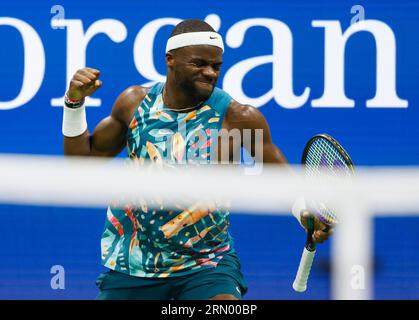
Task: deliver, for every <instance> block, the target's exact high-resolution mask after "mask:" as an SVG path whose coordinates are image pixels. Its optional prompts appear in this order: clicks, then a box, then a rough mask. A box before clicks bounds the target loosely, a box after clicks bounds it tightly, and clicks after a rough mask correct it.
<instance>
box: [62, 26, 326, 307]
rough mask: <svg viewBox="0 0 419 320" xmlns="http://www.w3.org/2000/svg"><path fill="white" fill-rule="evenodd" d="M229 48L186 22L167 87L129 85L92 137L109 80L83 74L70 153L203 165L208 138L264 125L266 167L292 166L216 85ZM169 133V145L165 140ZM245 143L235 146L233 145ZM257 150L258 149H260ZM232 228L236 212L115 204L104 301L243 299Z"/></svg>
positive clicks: (72, 100)
mask: <svg viewBox="0 0 419 320" xmlns="http://www.w3.org/2000/svg"><path fill="white" fill-rule="evenodd" d="M223 51H224V46H223V41H222V38H221V36H220V35H219V34H218V33H216V32H215V31H214V29H213V28H212V27H211V26H210V25H208V24H207V23H205V22H203V21H200V20H185V21H183V22H181V23H179V24H178V25H177V26H176V27H175V28H174V30H173V32H172V34H171V36H170V38H169V40H168V42H167V46H166V65H167V80H166V82H165V83H157V84H155V85H153V86H152V87H151V88H145V87H141V86H131V87H129V88H128V89H126V90H125V91H124V92H122V93H121V94H120V95H119V97H118V98H117V100H116V102H115V104H114V106H113V108H112V112H111V114H110V116H109V117H107V118H105V119H103V120H102V121H101V122H100V123H99V124H98V125H97V127H96V128H95V130H94V131H93V134H91V135H90V134H89V132H88V130H87V122H86V113H85V108H84V106H83V102H84V98H85V97H86V96H89V95H91V94H93V93H94V92H95V91H96V90H97V89H98V88H99V87H101V85H102V83H101V81H100V80H99V71H98V70H95V69H92V68H84V69H81V70H79V71H77V72H76V74H75V75H74V76H73V79H72V80H71V82H70V86H69V89H68V91H67V93H66V96H65V106H64V118H63V134H64V153H65V154H66V155H79V156H80V155H81V156H104V157H113V156H116V155H117V154H118V153H119V152H120V151H121V150H122V149H123V148H124V147H125V146H126V147H127V151H128V156H129V158H130V159H132V160H133V161H136V162H138V163H140V164H141V163H143V162H144V161H145V160H150V161H152V162H154V163H158V164H161V165H164V163H165V162H166V161H167V160H170V162H173V163H180V162H182V161H183V160H184V159H195V160H196V159H199V160H200V161H199V163H202V162H204V163H205V162H209V161H210V160H213V159H210V158H211V155H212V153H211V152H208V150H209V149H210V147H211V145H212V144H213V143H216V141H214V140H217V139H211V138H209V137H208V134H209V132H213V131H214V130H217V131H219V130H220V129H225V130H233V129H235V130H238V131H239V132H240V134H241V135H243V132H244V130H249V129H250V130H252V131H253V132H254V131H255V130H256V129H262V130H263V145H262V147H263V149H262V152H263V161H264V162H269V163H277V164H285V163H286V159H285V157H284V156H283V154H282V153H281V151H280V150H279V149H278V148H277V147H276V146H275V145H274V144H273V143H272V141H271V136H270V132H269V127H268V124H267V122H266V120H265V118H264V117H263V115H262V113H261V112H259V111H258V110H257V109H256V108H254V107H251V106H248V105H242V104H240V103H238V102H236V101H234V100H233V99H232V98H231V97H230V96H229V95H228V94H227V93H226V92H224V91H222V90H220V89H218V88H216V87H215V85H216V82H217V79H218V77H219V74H220V67H221V64H222V53H223ZM167 132H169V133H172V134H171V139H170V143H167V141H166V142H164V141H163V140H162V136H164V135H167ZM200 133H203V134H200ZM205 135H206V136H205ZM197 138H198V139H197ZM253 140H254V137H253ZM241 141H243V139H241ZM242 146H243V147H246V146H244V145H243V144H241V145H238V146H236V144H229V148H230V149H234V148H241V147H242ZM249 149H250V150H248V151H249V152H250V153H251V154H254V153H255V148H254V144H252V146H251V147H250V148H249ZM236 151H237V150H231V152H230V154H234V152H236ZM138 183H147V182H146V181H139V182H138ZM200 183H203V185H202V187H204V182H200V181H197V187H199V185H200ZM228 226H229V212H228V211H226V210H225V209H220V208H218V207H216V206H214V207H212V208H208V207H205V206H202V205H200V204H195V205H194V206H191V207H187V208H185V207H181V206H179V208H177V209H176V210H169V209H166V208H164V204H162V203H157V202H152V201H150V203H144V204H143V205H141V206H140V207H130V206H126V207H123V208H116V207H109V208H108V212H107V221H106V225H105V230H104V233H103V236H102V242H101V245H102V262H103V264H104V265H105V266H106V267H108V268H109V269H110V271H108V272H105V273H104V274H102V275H101V276H100V277H99V278H98V280H97V285H98V287H99V289H100V294H99V296H98V298H99V299H188V300H189V299H240V298H241V297H242V295H243V294H244V293H245V292H246V291H247V287H246V284H245V281H244V279H243V275H242V273H241V271H240V262H239V259H238V257H237V255H236V252H235V250H234V245H233V241H232V238H231V236H230V234H229V232H228ZM323 228H324V226H322V225H321V224H319V223H317V231H316V232H315V233H314V235H313V237H314V239H315V241H316V242H322V241H324V240H325V239H327V238H328V236H329V233H326V232H323V231H321V230H322V229H323Z"/></svg>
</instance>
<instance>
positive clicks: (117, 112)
mask: <svg viewBox="0 0 419 320" xmlns="http://www.w3.org/2000/svg"><path fill="white" fill-rule="evenodd" d="M149 90H150V88H149V87H143V86H140V85H133V86H130V87H128V88H127V89H125V90H124V91H123V92H122V93H121V94H120V95H119V96H118V98H117V99H116V100H115V103H114V105H113V108H112V117H113V118H115V119H117V120H118V121H120V122H122V123H124V124H125V125H126V126H127V127H128V126H129V123H130V121H131V119H132V117H133V115H134V112H135V110H136V108H137V107H138V106H139V105H140V103H141V102H142V101H143V99H144V98H145V96H146V95H147V93H148V92H149Z"/></svg>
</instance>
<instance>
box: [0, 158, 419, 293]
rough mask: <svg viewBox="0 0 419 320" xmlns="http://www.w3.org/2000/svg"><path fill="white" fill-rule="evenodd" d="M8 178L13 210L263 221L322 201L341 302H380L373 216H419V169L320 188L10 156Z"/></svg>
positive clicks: (4, 170) (290, 179)
mask: <svg viewBox="0 0 419 320" xmlns="http://www.w3.org/2000/svg"><path fill="white" fill-rule="evenodd" d="M0 177H1V179H0V202H1V203H8V204H31V205H49V206H51V205H57V206H72V207H74V206H80V207H103V206H106V205H108V204H109V203H110V202H111V201H122V202H130V203H131V202H135V201H138V199H154V198H159V199H161V200H162V201H164V203H165V206H170V205H175V204H178V203H179V201H182V202H196V201H200V202H205V201H208V202H212V201H217V202H218V203H222V204H225V205H228V206H229V207H230V210H231V211H232V212H234V211H240V213H248V214H253V215H258V214H284V212H285V213H286V212H289V214H291V207H292V205H293V203H294V201H295V200H296V199H297V198H298V197H301V196H304V197H308V198H311V199H321V201H324V202H325V203H327V204H330V205H331V207H333V208H335V209H336V211H337V212H338V215H339V220H340V223H339V225H338V226H337V228H336V231H335V233H334V240H333V249H332V256H333V259H332V266H333V268H332V270H333V274H332V298H334V299H370V298H371V297H372V290H371V288H372V280H371V279H372V274H371V272H372V271H371V270H372V269H371V265H370V264H371V252H372V250H371V246H372V237H371V232H372V223H371V221H372V218H373V216H374V215H377V214H378V215H380V216H384V215H396V214H397V213H403V215H416V214H417V213H418V212H419V196H418V195H419V168H413V167H409V168H394V167H393V168H357V173H356V176H355V177H354V178H353V180H351V181H347V180H336V179H332V180H330V179H323V180H321V181H319V180H307V179H305V177H304V176H303V175H302V172H301V170H300V169H299V168H298V167H296V168H295V170H292V171H290V170H289V169H285V168H278V167H273V166H267V165H264V166H263V170H262V171H261V172H260V173H259V174H248V172H246V170H245V169H244V168H243V167H236V168H232V167H231V166H227V165H217V166H200V167H182V168H181V167H176V168H175V169H174V168H157V169H156V168H155V167H154V168H150V167H138V166H133V165H127V162H125V161H120V160H118V159H116V160H113V161H109V160H103V159H95V158H63V157H46V156H43V157H37V156H22V155H3V156H0ZM141 182H146V183H141ZM197 183H199V185H200V186H202V185H204V186H205V188H196V187H195V186H196V185H197ZM357 268H361V270H362V272H363V276H364V278H365V285H363V286H361V287H360V286H357V285H354V283H353V279H354V278H353V276H354V274H353V273H354V270H355V271H356V270H358V269H357Z"/></svg>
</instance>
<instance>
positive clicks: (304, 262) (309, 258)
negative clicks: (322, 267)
mask: <svg viewBox="0 0 419 320" xmlns="http://www.w3.org/2000/svg"><path fill="white" fill-rule="evenodd" d="M315 253H316V250H314V251H308V250H307V249H306V248H304V250H303V254H302V256H301V260H300V265H299V266H298V271H297V275H296V276H295V280H294V283H293V284H292V287H293V288H294V290H295V291H297V292H304V291H306V289H307V280H308V276H309V275H310V270H311V265H312V264H313V259H314V255H315Z"/></svg>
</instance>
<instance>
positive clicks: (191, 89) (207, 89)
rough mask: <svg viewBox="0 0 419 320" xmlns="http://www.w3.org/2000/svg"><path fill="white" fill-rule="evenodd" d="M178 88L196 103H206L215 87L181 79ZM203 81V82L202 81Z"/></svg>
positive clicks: (193, 80) (194, 80)
mask: <svg viewBox="0 0 419 320" xmlns="http://www.w3.org/2000/svg"><path fill="white" fill-rule="evenodd" d="M182 80H183V81H181V82H180V87H181V88H182V90H183V91H184V92H186V93H187V94H188V95H191V96H192V97H193V98H194V100H196V101H197V102H201V101H206V100H208V99H209V97H210V96H211V94H212V92H213V91H214V88H215V85H211V84H208V85H206V84H205V83H202V84H201V83H200V82H199V81H198V80H196V79H182ZM204 81H205V80H204Z"/></svg>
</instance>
